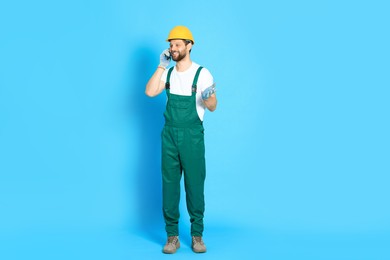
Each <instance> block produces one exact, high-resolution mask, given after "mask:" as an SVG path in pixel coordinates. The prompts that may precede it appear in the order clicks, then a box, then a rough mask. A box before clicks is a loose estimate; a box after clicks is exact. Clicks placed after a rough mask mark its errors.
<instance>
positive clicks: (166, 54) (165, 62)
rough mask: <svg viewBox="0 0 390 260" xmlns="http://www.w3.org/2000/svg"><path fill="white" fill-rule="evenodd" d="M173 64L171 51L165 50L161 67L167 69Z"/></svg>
mask: <svg viewBox="0 0 390 260" xmlns="http://www.w3.org/2000/svg"><path fill="white" fill-rule="evenodd" d="M170 62H171V54H170V53H169V49H166V50H164V51H163V52H162V53H161V55H160V64H159V65H158V66H159V67H162V68H166V67H168V66H169V63H170Z"/></svg>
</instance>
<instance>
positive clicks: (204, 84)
mask: <svg viewBox="0 0 390 260" xmlns="http://www.w3.org/2000/svg"><path fill="white" fill-rule="evenodd" d="M213 83H214V78H213V76H212V75H211V73H210V71H209V70H208V69H206V68H203V69H202V70H201V71H200V74H199V78H198V84H197V85H198V88H199V89H200V91H201V92H203V91H204V90H205V89H206V88H208V87H211V85H213Z"/></svg>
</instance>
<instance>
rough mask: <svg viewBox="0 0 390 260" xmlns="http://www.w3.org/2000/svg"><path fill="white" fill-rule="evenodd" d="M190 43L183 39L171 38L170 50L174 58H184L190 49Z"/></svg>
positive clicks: (176, 59) (178, 59) (177, 59)
mask: <svg viewBox="0 0 390 260" xmlns="http://www.w3.org/2000/svg"><path fill="white" fill-rule="evenodd" d="M189 45H190V44H187V45H186V44H185V41H183V40H171V41H170V47H169V50H170V52H171V56H172V60H174V61H176V62H178V61H181V60H182V59H184V58H185V57H186V56H187V54H188V51H189Z"/></svg>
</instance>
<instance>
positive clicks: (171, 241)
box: [168, 236, 177, 245]
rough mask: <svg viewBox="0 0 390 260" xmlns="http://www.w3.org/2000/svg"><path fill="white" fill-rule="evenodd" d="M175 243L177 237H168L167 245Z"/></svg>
mask: <svg viewBox="0 0 390 260" xmlns="http://www.w3.org/2000/svg"><path fill="white" fill-rule="evenodd" d="M176 243H177V237H176V236H173V237H168V244H174V245H175V244H176Z"/></svg>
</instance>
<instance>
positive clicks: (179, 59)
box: [172, 51, 186, 62]
mask: <svg viewBox="0 0 390 260" xmlns="http://www.w3.org/2000/svg"><path fill="white" fill-rule="evenodd" d="M177 53H179V55H178V56H177V58H175V57H174V56H172V60H174V61H176V62H178V61H181V60H182V59H184V58H185V57H186V53H185V52H184V54H183V53H180V52H179V51H178V52H177Z"/></svg>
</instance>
